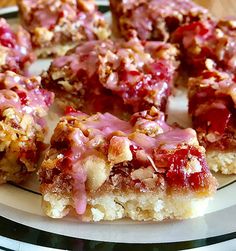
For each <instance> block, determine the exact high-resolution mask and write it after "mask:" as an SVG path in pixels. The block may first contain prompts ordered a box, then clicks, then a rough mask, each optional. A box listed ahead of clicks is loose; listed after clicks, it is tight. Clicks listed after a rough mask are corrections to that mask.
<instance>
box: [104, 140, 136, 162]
mask: <svg viewBox="0 0 236 251" xmlns="http://www.w3.org/2000/svg"><path fill="white" fill-rule="evenodd" d="M132 158H133V156H132V152H131V150H130V141H129V139H127V138H125V137H118V136H113V137H112V139H111V140H110V145H109V149H108V160H109V161H111V162H112V163H114V164H117V163H121V162H124V161H130V160H132Z"/></svg>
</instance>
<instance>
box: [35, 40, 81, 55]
mask: <svg viewBox="0 0 236 251" xmlns="http://www.w3.org/2000/svg"><path fill="white" fill-rule="evenodd" d="M77 44H78V43H67V44H65V45H61V44H57V45H52V46H50V47H45V48H37V49H35V50H34V52H35V54H36V56H37V57H38V58H48V57H50V56H64V55H65V54H66V53H67V51H69V50H71V49H73V48H74V47H76V45H77Z"/></svg>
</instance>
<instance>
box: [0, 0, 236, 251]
mask: <svg viewBox="0 0 236 251" xmlns="http://www.w3.org/2000/svg"><path fill="white" fill-rule="evenodd" d="M96 2H97V3H98V4H99V8H100V9H103V12H106V11H107V10H108V9H107V8H109V5H108V1H106V0H104V1H103V0H100V1H99V0H98V1H96ZM17 15H18V7H17V6H10V7H5V8H0V17H3V18H6V19H11V18H15V17H17ZM234 182H235V181H234ZM228 185H230V184H228ZM222 188H223V187H222ZM0 226H4V227H0V235H1V236H3V237H6V238H9V239H12V240H15V241H20V242H22V243H29V244H33V245H37V246H42V247H48V248H57V249H71V250H75V249H76V250H81V251H85V250H86V251H88V250H91V251H92V250H96V248H97V247H100V246H102V248H104V249H105V248H108V249H107V250H113V248H115V250H122V251H123V250H126V249H129V250H130V251H132V250H137V249H139V250H141V249H140V248H146V249H148V250H154V249H159V248H160V250H170V251H172V250H176V249H178V250H179V249H181V250H186V249H192V248H198V247H205V246H209V245H213V244H218V243H221V242H225V241H229V240H232V239H235V238H236V231H235V232H231V233H227V234H222V235H218V236H213V237H207V238H201V239H194V240H188V241H177V242H166V243H120V242H108V241H104V242H103V241H95V240H89V239H82V238H76V237H69V236H66V235H61V234H57V233H52V232H47V231H44V230H41V229H37V228H34V227H31V226H27V225H24V224H21V223H18V222H16V221H13V220H10V219H8V218H6V217H4V216H1V215H0ZM25 233H27V234H25ZM0 248H4V247H0ZM7 250H10V249H7Z"/></svg>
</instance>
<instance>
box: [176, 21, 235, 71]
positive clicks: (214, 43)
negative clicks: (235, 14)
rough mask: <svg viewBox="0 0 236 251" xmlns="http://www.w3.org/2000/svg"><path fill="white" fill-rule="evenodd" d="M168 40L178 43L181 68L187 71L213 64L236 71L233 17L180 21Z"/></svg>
mask: <svg viewBox="0 0 236 251" xmlns="http://www.w3.org/2000/svg"><path fill="white" fill-rule="evenodd" d="M172 42H174V43H178V44H179V46H180V51H181V54H182V55H181V57H182V62H183V66H184V69H186V70H188V71H189V73H190V74H193V75H198V73H199V72H201V71H202V70H204V69H207V68H208V67H213V66H214V67H215V68H217V69H221V70H223V71H227V72H231V73H233V74H235V72H236V56H235V55H236V20H233V19H224V20H220V21H212V20H209V19H207V20H202V21H198V22H194V23H192V24H186V25H183V26H182V27H179V28H178V29H177V30H176V31H175V32H174V33H173V35H172ZM209 59H210V60H209ZM189 66H190V67H189Z"/></svg>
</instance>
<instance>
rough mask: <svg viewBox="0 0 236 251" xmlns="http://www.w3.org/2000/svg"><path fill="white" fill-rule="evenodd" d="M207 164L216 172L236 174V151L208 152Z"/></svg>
mask: <svg viewBox="0 0 236 251" xmlns="http://www.w3.org/2000/svg"><path fill="white" fill-rule="evenodd" d="M207 163H208V165H209V167H210V169H211V170H212V171H214V172H221V173H222V174H236V151H227V152H223V151H215V150H214V151H207Z"/></svg>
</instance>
